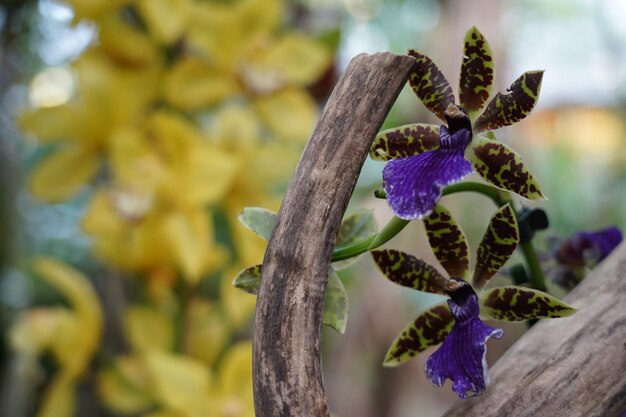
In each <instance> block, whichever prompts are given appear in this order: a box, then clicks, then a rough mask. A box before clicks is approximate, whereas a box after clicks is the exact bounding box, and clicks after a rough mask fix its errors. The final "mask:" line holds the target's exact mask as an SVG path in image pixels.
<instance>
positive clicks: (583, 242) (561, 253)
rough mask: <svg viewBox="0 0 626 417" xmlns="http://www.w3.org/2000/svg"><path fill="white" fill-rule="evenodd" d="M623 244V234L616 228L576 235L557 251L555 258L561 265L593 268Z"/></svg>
mask: <svg viewBox="0 0 626 417" xmlns="http://www.w3.org/2000/svg"><path fill="white" fill-rule="evenodd" d="M621 242H622V232H621V231H620V230H619V229H618V228H617V227H615V226H611V227H607V228H605V229H601V230H597V231H595V232H578V233H574V234H573V235H572V236H571V237H570V238H569V239H568V240H567V241H565V243H563V245H561V247H560V248H559V249H558V250H557V252H556V254H555V257H556V259H557V261H558V262H559V263H561V264H565V265H572V266H584V265H588V264H589V263H591V264H592V266H593V265H594V264H596V263H598V262H600V261H602V260H603V259H604V258H606V257H607V256H608V255H609V254H610V253H611V252H613V249H615V248H616V247H617V245H619V244H620V243H621Z"/></svg>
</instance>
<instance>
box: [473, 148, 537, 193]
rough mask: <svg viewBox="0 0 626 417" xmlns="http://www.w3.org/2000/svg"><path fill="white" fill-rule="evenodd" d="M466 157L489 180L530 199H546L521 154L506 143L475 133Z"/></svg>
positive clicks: (497, 185) (499, 186)
mask: <svg viewBox="0 0 626 417" xmlns="http://www.w3.org/2000/svg"><path fill="white" fill-rule="evenodd" d="M465 157H466V158H467V160H468V161H470V162H471V163H472V165H473V166H474V169H475V170H476V172H477V173H478V174H479V175H480V176H481V177H483V178H484V179H485V180H486V181H487V182H489V183H490V184H492V185H494V186H496V187H498V188H501V189H503V190H507V191H511V192H513V193H515V194H517V195H519V196H521V197H524V198H527V199H529V200H541V199H545V197H544V195H543V194H542V192H541V190H540V189H539V183H538V182H537V180H536V179H535V177H534V176H533V175H532V174H531V173H530V172H529V171H528V169H527V168H526V166H525V165H524V163H523V162H522V158H521V156H520V155H519V154H518V153H517V152H515V151H514V150H513V149H511V148H509V147H508V146H506V145H504V144H502V143H500V142H496V141H494V140H490V139H487V138H484V137H481V136H478V137H476V136H475V137H474V139H473V140H472V142H471V143H470V145H469V146H468V147H467V149H466V151H465Z"/></svg>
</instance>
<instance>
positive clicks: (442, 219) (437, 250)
mask: <svg viewBox="0 0 626 417" xmlns="http://www.w3.org/2000/svg"><path fill="white" fill-rule="evenodd" d="M424 228H425V229H426V234H427V235H428V242H429V243H430V247H431V248H432V250H433V253H434V254H435V257H436V258H437V260H438V261H439V263H440V264H441V266H443V268H444V269H445V270H446V272H447V273H448V274H449V275H450V276H452V277H461V278H463V279H466V278H467V276H468V274H469V247H468V244H467V239H466V237H465V234H464V233H463V230H461V228H460V227H459V225H458V224H457V222H456V221H455V220H454V218H453V217H452V215H451V214H450V212H449V211H448V209H446V208H445V207H444V206H442V205H441V204H437V205H435V208H434V210H433V212H432V213H430V214H429V215H428V216H426V217H424Z"/></svg>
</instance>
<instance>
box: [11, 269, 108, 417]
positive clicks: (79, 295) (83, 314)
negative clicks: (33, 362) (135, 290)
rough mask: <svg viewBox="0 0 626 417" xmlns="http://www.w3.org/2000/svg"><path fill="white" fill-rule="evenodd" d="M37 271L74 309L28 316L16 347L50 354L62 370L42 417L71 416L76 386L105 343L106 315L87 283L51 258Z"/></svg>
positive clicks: (15, 333) (14, 337)
mask: <svg viewBox="0 0 626 417" xmlns="http://www.w3.org/2000/svg"><path fill="white" fill-rule="evenodd" d="M33 267H34V270H35V272H36V273H37V274H38V275H39V276H41V278H43V279H44V280H45V281H47V282H48V283H49V284H50V285H52V286H53V287H54V288H56V289H57V290H58V291H59V292H60V293H61V294H62V295H63V296H64V298H65V299H66V300H67V301H68V302H69V304H70V306H71V308H63V307H50V308H42V309H37V310H31V311H27V312H26V313H25V314H24V315H23V316H22V317H21V318H20V319H19V320H18V321H17V322H16V323H15V324H14V327H13V328H12V331H11V342H12V345H13V347H14V348H15V349H16V351H17V352H18V353H20V354H22V355H29V356H31V357H33V356H37V355H39V354H41V353H42V352H44V351H46V350H50V352H51V353H52V354H53V356H54V358H55V360H56V361H57V363H58V365H59V370H58V371H57V373H56V374H55V375H54V377H53V379H52V380H51V381H50V383H49V384H48V386H47V387H46V392H45V394H44V398H43V401H42V403H41V406H40V408H39V410H38V412H37V416H38V417H70V416H71V415H72V413H73V409H74V386H75V384H76V382H77V380H78V379H79V378H80V377H81V376H82V374H83V373H84V372H85V370H86V369H87V367H88V366H89V363H90V361H91V359H92V356H93V354H94V353H95V351H96V349H97V348H98V345H99V343H100V337H101V332H102V312H101V310H100V303H99V301H98V298H97V296H96V295H95V293H94V291H93V289H92V288H91V285H90V284H89V281H88V280H87V278H86V277H85V276H84V275H82V274H81V273H80V272H78V271H76V270H75V269H73V268H70V267H69V266H67V265H64V264H63V263H61V262H59V261H56V260H54V259H50V258H44V257H40V258H37V259H36V260H35V261H34V264H33Z"/></svg>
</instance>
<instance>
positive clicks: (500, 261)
mask: <svg viewBox="0 0 626 417" xmlns="http://www.w3.org/2000/svg"><path fill="white" fill-rule="evenodd" d="M517 242H519V230H518V228H517V221H516V220H515V214H514V213H513V210H512V209H511V206H509V205H508V204H506V205H504V206H502V207H500V209H498V210H497V211H496V212H495V213H494V214H493V216H492V217H491V220H490V221H489V225H488V226H487V230H486V231H485V234H484V236H483V239H482V241H481V242H480V245H479V246H478V256H477V260H476V267H475V268H474V278H473V280H472V285H473V287H474V289H476V290H478V289H480V288H482V287H484V286H485V284H486V283H487V281H489V280H490V279H491V277H493V276H494V275H495V274H496V273H497V272H498V271H499V270H500V269H501V268H502V266H503V265H504V264H505V263H506V261H507V260H508V259H509V257H510V256H511V254H512V253H513V251H514V250H515V247H516V246H517Z"/></svg>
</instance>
